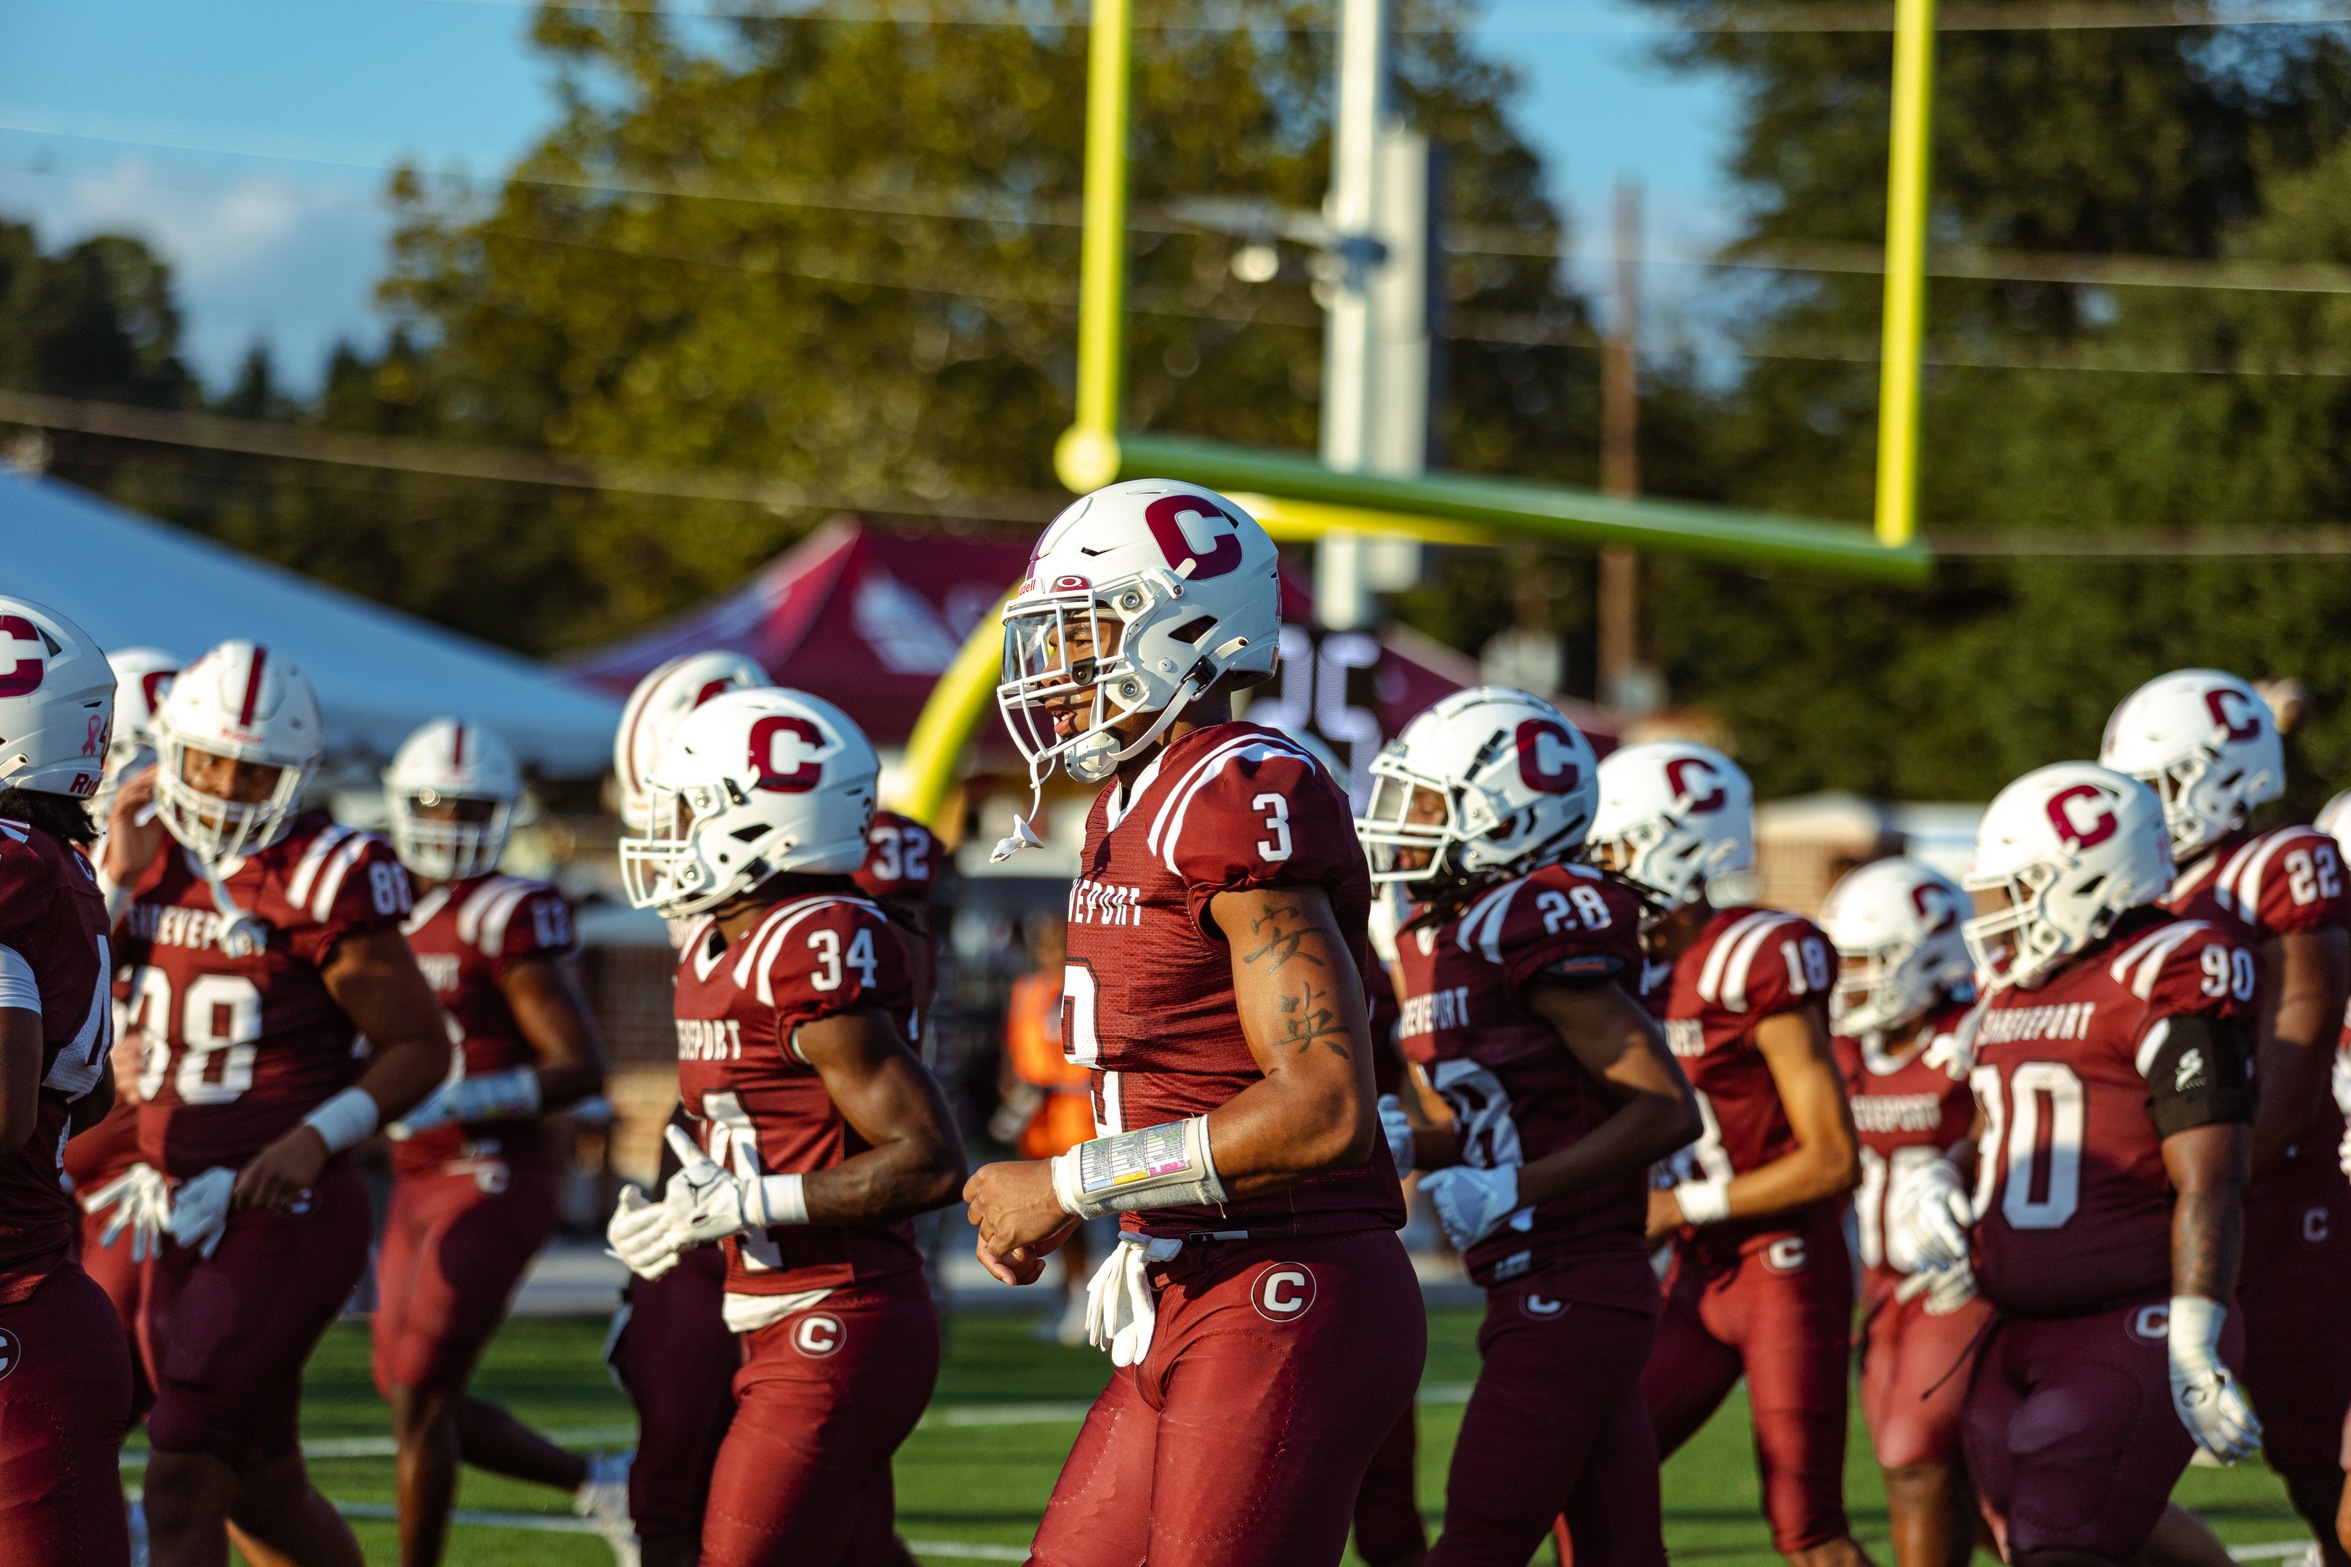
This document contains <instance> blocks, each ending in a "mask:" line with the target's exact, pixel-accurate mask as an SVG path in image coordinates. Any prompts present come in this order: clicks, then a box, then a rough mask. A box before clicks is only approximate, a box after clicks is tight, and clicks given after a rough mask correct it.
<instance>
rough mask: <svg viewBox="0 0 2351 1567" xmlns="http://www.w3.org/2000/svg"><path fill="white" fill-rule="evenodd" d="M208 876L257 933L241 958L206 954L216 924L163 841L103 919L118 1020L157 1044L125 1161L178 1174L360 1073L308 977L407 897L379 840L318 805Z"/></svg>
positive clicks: (211, 1160) (335, 1013)
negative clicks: (112, 954)
mask: <svg viewBox="0 0 2351 1567" xmlns="http://www.w3.org/2000/svg"><path fill="white" fill-rule="evenodd" d="M222 884H223V885H224V886H225V887H227V889H228V893H229V896H230V898H232V899H233V900H234V901H235V903H236V906H237V907H238V908H240V909H243V910H244V911H245V912H247V913H249V914H252V915H255V916H257V917H258V918H259V919H260V920H261V921H262V922H263V923H264V924H266V925H267V926H268V927H269V940H268V942H267V944H266V945H265V946H264V947H263V948H262V950H261V951H260V952H258V953H256V954H254V955H253V956H251V957H244V958H232V957H230V956H229V955H228V954H227V953H225V952H222V951H221V950H220V947H219V938H220V934H221V932H222V930H223V929H224V928H225V927H226V926H227V924H228V921H227V920H226V919H225V918H224V917H223V916H222V915H221V913H220V912H219V911H218V909H217V908H216V907H215V906H214V904H213V899H212V889H211V888H210V887H209V886H207V885H206V884H205V881H204V876H203V873H202V871H201V870H200V869H199V868H198V865H197V862H196V860H195V858H194V856H192V855H191V854H189V853H188V852H187V851H186V850H184V849H182V848H180V847H179V846H178V845H177V844H174V843H170V842H168V841H167V842H166V843H165V844H164V848H163V852H162V853H161V854H159V855H157V856H156V857H155V863H154V864H152V865H150V866H148V867H147V873H146V875H144V876H142V877H140V878H139V884H138V888H137V891H136V892H135V893H134V894H133V896H132V899H131V902H130V904H129V905H128V906H127V907H126V908H124V910H123V911H122V918H121V919H120V920H119V921H118V922H117V923H116V926H115V941H116V943H117V947H118V951H117V953H116V956H117V959H118V960H119V961H120V962H122V963H124V964H127V965H129V967H130V970H131V972H130V978H129V982H128V985H127V987H126V990H125V996H124V1002H123V1006H124V1015H125V1019H126V1023H127V1024H128V1025H130V1026H137V1027H142V1028H145V1029H146V1030H147V1032H148V1034H149V1036H150V1038H151V1039H153V1040H155V1041H159V1042H160V1044H161V1048H160V1049H159V1048H156V1047H155V1045H153V1044H151V1045H150V1046H149V1048H148V1050H147V1057H146V1069H145V1070H144V1071H143V1072H142V1073H141V1074H140V1081H139V1097H140V1099H141V1100H142V1101H144V1102H143V1103H142V1104H141V1105H140V1106H139V1152H140V1156H141V1157H142V1158H144V1159H145V1160H146V1161H147V1162H148V1163H149V1164H151V1165H154V1166H155V1167H156V1168H157V1169H159V1170H162V1171H164V1172H165V1173H167V1174H170V1175H173V1176H176V1177H181V1178H185V1177H188V1176H192V1175H199V1174H201V1173H203V1172H204V1171H205V1170H207V1169H209V1168H210V1167H212V1166H213V1165H216V1164H223V1165H231V1166H235V1165H241V1164H243V1163H244V1162H245V1161H246V1160H248V1159H250V1158H252V1157H253V1156H254V1155H255V1154H257V1153H259V1152H260V1151H261V1150H262V1149H263V1148H265V1147H267V1146H268V1145H269V1144H270V1143H271V1142H272V1141H274V1140H275V1139H276V1138H278V1137H279V1136H281V1135H282V1134H284V1133H285V1132H287V1131H288V1130H290V1129H292V1128H293V1127H294V1126H296V1125H298V1124H300V1122H301V1120H302V1118H303V1117H304V1116H305V1115H308V1114H309V1113H310V1112H311V1111H312V1110H314V1109H316V1108H317V1107H318V1106H319V1105H320V1104H321V1103H323V1102H324V1101H326V1100H327V1099H329V1098H331V1097H332V1096H333V1095H335V1094H336V1093H338V1092H340V1091H341V1090H343V1089H345V1088H348V1087H350V1086H351V1085H352V1084H353V1083H355V1082H357V1081H358V1080H359V1074H360V1069H361V1066H362V1060H361V1056H360V1054H359V1049H360V1047H359V1045H358V1030H357V1029H356V1028H355V1027H353V1025H352V1022H351V1019H350V1018H349V1017H347V1016H345V1015H344V1013H343V1009H342V1008H341V1007H339V1006H337V1005H335V1000H334V997H332V996H330V995H328V994H327V987H326V981H325V979H324V978H322V977H321V975H320V972H319V971H320V970H321V968H323V967H324V966H325V964H326V963H327V961H328V960H329V959H330V958H331V957H332V956H333V954H334V950H335V944H336V943H337V942H340V941H341V940H342V939H343V938H344V937H346V936H352V935H360V934H364V933H366V932H370V931H378V930H397V929H398V928H399V926H400V921H401V919H402V917H403V916H405V915H406V914H407V913H408V909H409V902H410V893H409V884H408V873H407V872H406V871H404V870H402V869H401V868H400V861H399V860H398V859H397V858H396V857H395V856H394V855H393V853H392V846H391V845H390V844H389V843H386V842H385V841H384V840H383V839H382V838H380V837H378V836H376V835H375V834H374V833H368V832H358V831H355V830H353V829H352V828H349V827H339V826H337V825H336V824H335V823H334V822H332V821H330V820H328V819H327V817H326V815H325V814H324V813H322V812H312V813H308V814H305V815H303V816H300V817H297V818H296V819H295V821H294V824H293V828H292V830H291V831H289V832H288V833H287V834H286V836H285V837H283V838H281V839H279V840H278V841H277V842H276V843H274V844H272V845H270V846H269V847H268V848H266V849H263V850H261V851H260V852H259V853H256V854H251V855H248V856H246V857H245V858H244V859H242V860H240V861H237V862H236V868H235V870H234V871H232V872H231V873H230V874H229V875H228V876H226V877H224V878H223V883H222Z"/></svg>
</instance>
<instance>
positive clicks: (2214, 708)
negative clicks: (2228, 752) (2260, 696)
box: [2204, 686, 2261, 740]
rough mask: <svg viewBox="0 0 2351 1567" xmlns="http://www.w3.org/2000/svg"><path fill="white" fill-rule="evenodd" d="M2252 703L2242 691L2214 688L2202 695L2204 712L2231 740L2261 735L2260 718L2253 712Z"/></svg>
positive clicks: (2224, 687)
mask: <svg viewBox="0 0 2351 1567" xmlns="http://www.w3.org/2000/svg"><path fill="white" fill-rule="evenodd" d="M2253 701H2254V699H2253V698H2251V697H2248V696H2247V695H2245V693H2244V692H2242V691H2237V690H2233V689H2231V688H2230V687H2228V686H2215V687H2213V688H2212V689H2211V690H2210V691H2207V692H2205V693H2204V710H2205V711H2206V712H2208V713H2210V714H2211V715H2212V721H2213V722H2214V723H2216V724H2218V725H2220V727H2221V732H2222V733H2223V734H2225V735H2227V736H2228V737H2229V738H2230V739H2231V740H2250V739H2252V738H2254V737H2255V736H2256V735H2258V734H2260V733H2261V716H2260V715H2259V714H2258V713H2256V712H2254V711H2253Z"/></svg>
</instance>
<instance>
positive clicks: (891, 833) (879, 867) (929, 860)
mask: <svg viewBox="0 0 2351 1567" xmlns="http://www.w3.org/2000/svg"><path fill="white" fill-rule="evenodd" d="M939 855H940V849H939V839H938V835H937V834H935V833H933V832H932V831H931V830H930V829H929V828H928V827H925V826H924V825H923V824H922V823H920V822H918V821H916V820H915V819H914V818H913V817H911V816H901V815H899V814H898V813H897V812H896V811H876V812H874V815H873V825H872V826H871V827H869V828H867V829H866V830H865V863H864V864H863V865H860V866H859V867H858V868H857V885H858V886H859V887H860V888H862V889H863V890H864V892H865V895H866V896H867V897H869V898H901V899H904V900H906V901H907V902H909V903H918V904H927V903H929V902H930V901H931V896H932V894H933V893H934V892H936V891H937V890H938V881H939Z"/></svg>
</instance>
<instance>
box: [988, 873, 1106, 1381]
mask: <svg viewBox="0 0 2351 1567" xmlns="http://www.w3.org/2000/svg"><path fill="white" fill-rule="evenodd" d="M1027 923H1028V938H1029V956H1030V958H1031V959H1032V961H1034V963H1035V964H1036V967H1035V968H1034V969H1033V970H1031V971H1030V972H1029V973H1026V974H1023V975H1021V976H1020V977H1019V978H1018V979H1016V980H1014V981H1013V982H1012V999H1011V1000H1010V1002H1009V1003H1007V1005H1006V1006H1005V1009H1004V1065H1003V1068H1002V1071H1001V1075H1000V1077H999V1080H998V1084H997V1087H998V1091H999V1093H1000V1094H1001V1095H1002V1097H1003V1108H1001V1109H999V1110H998V1111H997V1112H996V1116H995V1118H994V1119H993V1120H992V1121H991V1122H990V1123H989V1126H988V1130H989V1132H990V1133H991V1134H992V1135H994V1136H995V1137H996V1139H997V1140H998V1141H999V1142H1003V1143H1006V1144H1009V1145H1010V1146H1011V1147H1012V1149H1013V1150H1014V1152H1015V1153H1016V1154H1017V1155H1018V1156H1019V1157H1020V1158H1023V1159H1051V1158H1053V1157H1055V1156H1056V1155H1058V1154H1062V1153H1066V1152H1067V1151H1068V1150H1070V1149H1072V1148H1074V1147H1076V1146H1077V1145H1078V1144H1079V1143H1082V1142H1084V1141H1086V1140H1087V1139H1088V1138H1090V1137H1092V1136H1093V1135H1094V1101H1093V1091H1092V1090H1093V1074H1092V1073H1091V1072H1090V1071H1089V1070H1088V1069H1087V1068H1085V1067H1082V1066H1073V1065H1072V1064H1071V1063H1070V1061H1069V1059H1068V1058H1067V1057H1066V1056H1064V1055H1063V1054H1062V1051H1061V972H1062V967H1063V965H1064V963H1065V962H1066V960H1067V951H1068V936H1069V922H1068V921H1067V920H1065V919H1064V918H1063V917H1062V916H1061V915H1059V914H1055V913H1046V914H1038V915H1034V916H1032V917H1031V918H1030V919H1029V921H1028V922H1027ZM1060 1250H1061V1260H1062V1266H1063V1268H1064V1269H1065V1270H1066V1278H1067V1283H1066V1285H1065V1286H1064V1287H1065V1289H1066V1290H1067V1296H1066V1300H1065V1304H1064V1307H1063V1310H1062V1313H1061V1316H1060V1318H1059V1321H1058V1326H1057V1328H1056V1330H1055V1336H1056V1337H1057V1338H1059V1339H1060V1340H1061V1342H1062V1343H1064V1344H1080V1343H1083V1342H1085V1337H1086V1281H1087V1280H1088V1279H1090V1278H1092V1277H1093V1268H1092V1266H1091V1264H1092V1261H1093V1257H1092V1248H1091V1247H1090V1246H1089V1245H1088V1243H1087V1238H1086V1227H1085V1226H1084V1225H1082V1224H1081V1225H1079V1226H1078V1228H1077V1230H1076V1231H1075V1232H1074V1233H1073V1234H1072V1235H1071V1236H1070V1238H1069V1239H1068V1240H1066V1241H1064V1242H1063V1243H1062V1245H1061V1248H1060Z"/></svg>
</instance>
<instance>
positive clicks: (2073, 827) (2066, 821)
mask: <svg viewBox="0 0 2351 1567" xmlns="http://www.w3.org/2000/svg"><path fill="white" fill-rule="evenodd" d="M2104 798H2105V792H2104V791H2103V790H2101V789H2099V788H2098V787H2097V786H2096V785H2094V784H2073V785H2071V786H2069V787H2067V788H2064V789H2060V790H2058V791H2057V792H2056V793H2055V794H2053V795H2051V796H2049V825H2050V826H2052V827H2054V828H2056V829H2057V836H2058V837H2059V838H2060V839H2062V840H2064V841H2065V842H2067V843H2069V844H2071V845H2073V846H2074V847H2075V848H2077V849H2094V848H2096V847H2097V846H2098V845H2099V844H2102V843H2104V842H2105V841H2106V840H2107V839H2109V838H2111V837H2113V836H2114V835H2115V833H2116V831H2117V830H2118V829H2119V828H2120V827H2121V825H2122V824H2121V823H2120V822H2119V821H2117V820H2116V819H2115V815H2114V812H2113V811H2111V810H2108V809H2104V808H2101V809H2100V810H2099V812H2098V819H2097V820H2096V821H2094V822H2092V823H2090V825H2089V826H2087V827H2083V826H2081V825H2080V824H2078V823H2077V822H2076V821H2075V820H2074V814H2073V811H2072V809H2071V807H2072V805H2073V802H2074V801H2076V800H2102V799H2104Z"/></svg>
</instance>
